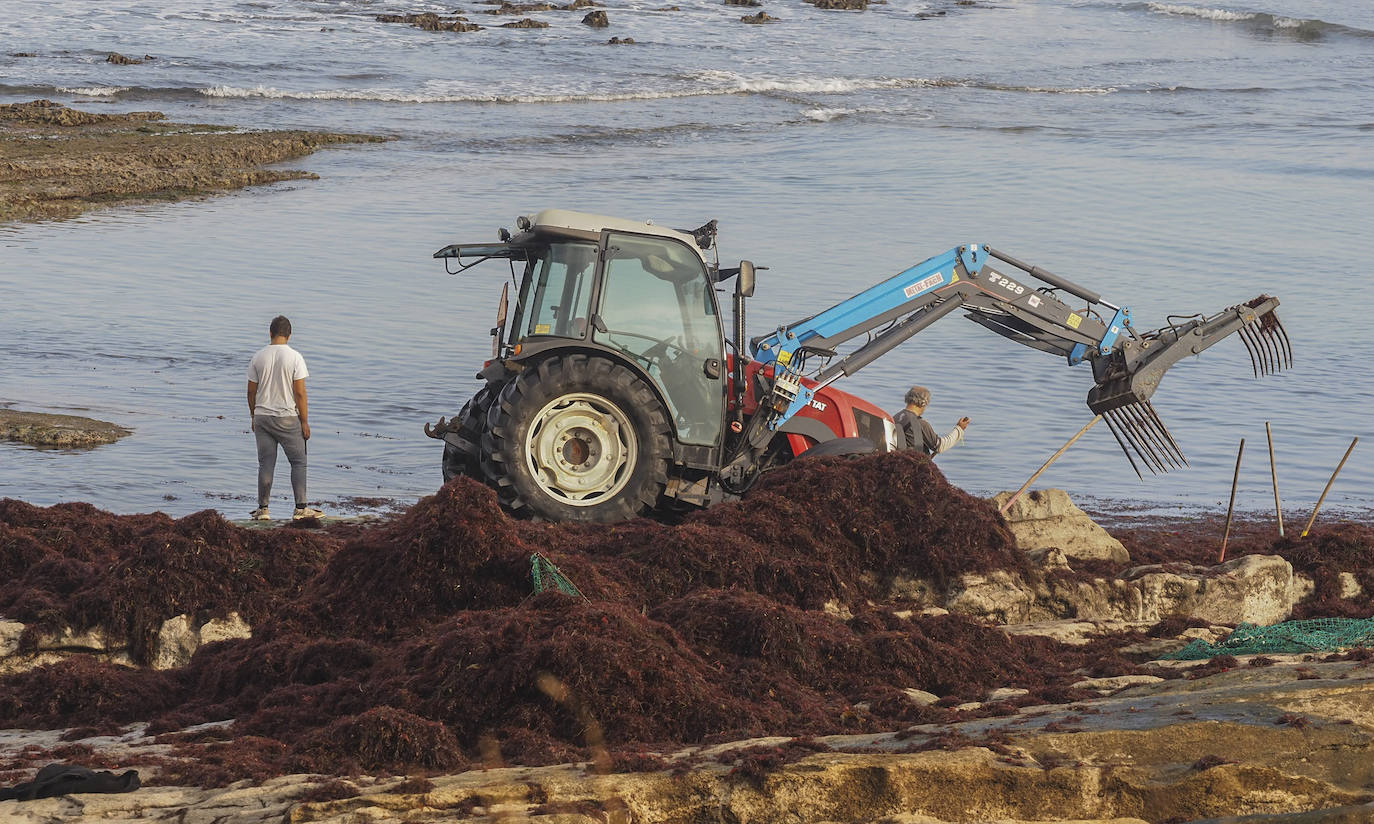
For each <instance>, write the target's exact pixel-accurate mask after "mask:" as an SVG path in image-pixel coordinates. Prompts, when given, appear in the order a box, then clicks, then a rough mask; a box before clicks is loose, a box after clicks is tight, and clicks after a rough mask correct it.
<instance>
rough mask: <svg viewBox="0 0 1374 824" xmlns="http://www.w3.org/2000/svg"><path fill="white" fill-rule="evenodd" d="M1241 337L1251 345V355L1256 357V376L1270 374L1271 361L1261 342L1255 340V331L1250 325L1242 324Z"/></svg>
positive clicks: (1246, 343)
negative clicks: (1266, 355) (1261, 348)
mask: <svg viewBox="0 0 1374 824" xmlns="http://www.w3.org/2000/svg"><path fill="white" fill-rule="evenodd" d="M1240 337H1241V340H1244V341H1245V345H1246V346H1248V347H1250V357H1252V358H1254V359H1255V368H1256V372H1255V377H1257V378H1258V377H1262V376H1264V375H1268V374H1269V361H1268V360H1266V359H1265V357H1264V353H1262V352H1261V351H1260V342H1259V341H1258V340H1255V333H1254V331H1253V330H1251V329H1250V327H1249V326H1242V327H1241V328H1240Z"/></svg>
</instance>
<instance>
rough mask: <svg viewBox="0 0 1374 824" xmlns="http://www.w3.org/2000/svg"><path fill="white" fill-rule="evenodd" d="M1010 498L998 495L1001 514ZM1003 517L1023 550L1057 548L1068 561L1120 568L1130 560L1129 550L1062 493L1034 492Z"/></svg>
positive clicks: (1005, 494)
mask: <svg viewBox="0 0 1374 824" xmlns="http://www.w3.org/2000/svg"><path fill="white" fill-rule="evenodd" d="M1011 496H1012V493H1010V492H999V493H997V494H996V495H995V496H993V498H992V503H993V505H994V506H996V507H997V508H998V509H999V510H1000V509H1001V508H1002V507H1003V506H1004V505H1005V504H1006V502H1007V500H1008V499H1009V498H1011ZM1002 517H1004V518H1006V520H1007V525H1008V526H1009V527H1011V533H1012V535H1014V536H1016V543H1017V545H1018V546H1019V547H1020V548H1021V549H1023V550H1027V551H1033V550H1043V549H1049V548H1051V547H1056V548H1058V549H1059V550H1061V551H1062V552H1063V553H1064V555H1065V556H1066V557H1067V558H1069V559H1078V560H1091V561H1111V562H1112V563H1117V564H1125V563H1129V562H1130V560H1131V555H1130V553H1129V552H1127V551H1126V547H1124V546H1122V544H1121V542H1120V541H1118V540H1117V539H1115V538H1113V537H1112V536H1111V535H1109V534H1107V530H1105V529H1103V528H1102V527H1100V526H1098V525H1097V524H1096V523H1095V522H1094V521H1093V519H1092V518H1090V517H1088V514H1087V513H1086V512H1084V511H1083V510H1081V509H1079V508H1078V507H1077V506H1075V505H1074V503H1073V501H1071V500H1069V493H1067V492H1065V491H1064V490H1062V489H1036V490H1032V491H1030V492H1028V493H1026V494H1024V495H1022V496H1021V497H1020V498H1017V499H1016V503H1014V504H1012V506H1011V508H1010V509H1008V510H1007V511H1006V512H1005V513H1003V516H1002Z"/></svg>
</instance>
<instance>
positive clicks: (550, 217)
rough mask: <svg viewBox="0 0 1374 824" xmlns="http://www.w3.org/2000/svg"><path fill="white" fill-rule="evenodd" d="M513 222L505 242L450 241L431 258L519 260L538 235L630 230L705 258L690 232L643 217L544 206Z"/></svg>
mask: <svg viewBox="0 0 1374 824" xmlns="http://www.w3.org/2000/svg"><path fill="white" fill-rule="evenodd" d="M517 225H518V226H520V227H521V231H519V232H517V233H516V234H515V236H514V237H512V238H511V239H510V240H509V241H506V242H501V243H490V242H488V243H459V244H453V245H452V246H446V247H444V248H443V249H440V250H439V251H438V252H435V253H434V257H436V258H442V257H464V258H472V257H477V258H482V259H485V258H489V257H500V258H510V257H515V258H518V259H523V254H522V253H518V250H519V247H520V246H521V245H522V244H524V243H527V242H529V241H530V240H532V239H534V238H535V237H538V236H540V235H544V236H547V235H556V236H561V237H567V238H573V239H577V240H597V239H599V238H600V237H601V233H602V232H603V231H612V232H633V233H635V234H641V235H651V236H656V237H663V238H671V239H673V240H678V241H681V242H682V243H683V244H685V245H686V246H687V248H689V249H691V250H692V251H693V252H694V253H695V254H696V256H697V257H698V258H700V259H701V260H702V262H703V263H705V262H706V257H705V256H704V255H703V254H702V252H701V249H700V248H699V247H698V246H697V242H696V238H695V237H693V236H692V234H691V233H690V232H682V231H679V230H677V229H668V228H665V227H663V226H656V225H654V224H653V223H652V222H650V221H647V220H646V221H638V220H627V219H625V218H619V217H610V216H608V215H598V214H593V213H591V212H578V211H574V210H572V209H544V210H542V211H539V212H536V213H534V214H533V215H522V216H521V217H520V218H519V219H518V220H517Z"/></svg>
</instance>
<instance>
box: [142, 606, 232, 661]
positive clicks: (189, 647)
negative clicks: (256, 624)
mask: <svg viewBox="0 0 1374 824" xmlns="http://www.w3.org/2000/svg"><path fill="white" fill-rule="evenodd" d="M252 636H253V628H252V627H250V626H249V625H248V622H246V621H244V620H243V618H242V617H241V616H240V615H239V614H238V613H237V612H232V613H230V614H229V617H228V618H223V619H220V618H216V619H212V620H209V621H206V622H205V623H204V624H201V625H200V626H196V625H195V623H194V622H193V621H192V620H191V616H189V615H177V616H174V617H172V618H168V619H167V620H166V621H163V622H162V627H161V628H160V629H159V630H158V633H157V646H156V649H155V651H154V653H153V660H152V662H151V663H152V667H153V669H160V670H165V669H176V668H177V667H184V666H186V665H187V664H189V663H190V662H191V656H193V655H195V654H196V650H198V649H200V647H201V645H202V644H209V643H213V642H215V641H227V640H230V639H235V638H251V637H252Z"/></svg>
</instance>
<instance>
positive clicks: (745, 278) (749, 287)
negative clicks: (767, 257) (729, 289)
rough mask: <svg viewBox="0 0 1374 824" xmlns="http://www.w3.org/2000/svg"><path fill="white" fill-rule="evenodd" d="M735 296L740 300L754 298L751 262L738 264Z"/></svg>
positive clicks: (742, 261)
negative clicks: (740, 298)
mask: <svg viewBox="0 0 1374 824" xmlns="http://www.w3.org/2000/svg"><path fill="white" fill-rule="evenodd" d="M735 294H736V295H739V296H740V297H742V298H752V297H753V296H754V262H753V261H751V260H741V261H740V262H739V278H738V279H737V280H736V281H735Z"/></svg>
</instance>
